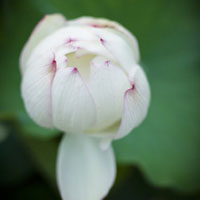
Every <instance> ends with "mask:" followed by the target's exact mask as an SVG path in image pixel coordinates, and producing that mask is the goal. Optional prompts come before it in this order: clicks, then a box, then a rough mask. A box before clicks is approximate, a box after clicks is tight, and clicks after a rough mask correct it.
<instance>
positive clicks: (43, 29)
mask: <svg viewBox="0 0 200 200" xmlns="http://www.w3.org/2000/svg"><path fill="white" fill-rule="evenodd" d="M66 23H67V22H66V19H65V17H64V16H63V15H60V14H52V15H46V16H45V17H43V19H42V20H41V21H40V22H39V23H38V24H37V26H36V27H35V29H34V30H33V32H32V34H31V36H30V38H29V40H28V42H27V43H26V44H25V46H24V49H23V51H22V54H21V57H20V67H21V71H22V73H23V72H24V71H25V68H26V62H27V60H28V58H29V57H30V54H31V52H32V51H33V49H34V48H35V47H36V46H37V45H38V44H39V42H40V41H41V40H43V39H44V38H45V37H46V36H48V35H50V34H51V33H53V32H54V31H56V30H58V29H59V28H61V27H63V26H65V25H66Z"/></svg>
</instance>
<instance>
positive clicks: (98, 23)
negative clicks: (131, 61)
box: [69, 17, 139, 62]
mask: <svg viewBox="0 0 200 200" xmlns="http://www.w3.org/2000/svg"><path fill="white" fill-rule="evenodd" d="M69 24H77V25H80V24H82V25H88V26H91V27H94V28H110V29H113V30H116V31H117V32H118V33H117V34H120V33H121V34H120V35H121V36H122V37H123V38H124V39H125V40H126V41H127V42H128V43H130V45H131V46H132V48H133V50H134V52H135V58H136V60H137V62H138V61H139V49H138V43H137V40H136V38H135V37H134V36H133V35H132V34H131V33H130V32H129V31H128V30H127V29H126V28H124V27H123V26H122V25H120V24H119V23H117V22H115V21H111V20H107V19H104V18H94V17H80V18H78V19H75V20H71V21H69Z"/></svg>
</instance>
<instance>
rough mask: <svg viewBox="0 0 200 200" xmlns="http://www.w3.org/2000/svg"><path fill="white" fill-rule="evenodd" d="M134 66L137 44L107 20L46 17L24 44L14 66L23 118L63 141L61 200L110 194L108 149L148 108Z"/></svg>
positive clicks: (140, 73) (147, 96)
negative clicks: (50, 130) (17, 70)
mask: <svg viewBox="0 0 200 200" xmlns="http://www.w3.org/2000/svg"><path fill="white" fill-rule="evenodd" d="M138 62H139V51H138V44H137V41H136V39H135V38H134V37H133V36H132V35H131V33H130V32H129V31H127V30H126V29H125V28H124V27H122V26H121V25H120V24H118V23H116V22H112V21H109V20H106V19H95V18H91V17H83V18H79V19H76V20H71V21H66V19H65V18H64V17H63V16H62V15H60V14H54V15H48V16H46V17H44V19H42V20H41V22H40V23H39V24H38V25H37V26H36V28H35V29H34V31H33V33H32V35H31V37H30V38H29V40H28V42H27V43H26V45H25V48H24V49H23V52H22V55H21V59H20V65H21V72H22V75H23V80H22V97H23V100H24V103H25V107H26V110H27V112H28V113H29V115H30V117H31V118H32V119H33V120H34V121H35V122H36V123H37V124H39V125H40V126H42V127H47V128H52V127H55V128H57V129H59V130H61V131H64V132H65V133H67V134H65V136H64V137H63V139H62V142H61V145H60V148H59V154H58V163H57V177H58V185H59V189H60V192H61V195H62V198H63V199H64V200H101V199H102V198H103V197H104V196H105V195H106V194H107V193H108V191H109V189H110V187H111V186H112V184H113V181H114V179H115V170H116V168H115V159H114V154H113V151H112V147H111V145H110V142H111V141H112V140H114V139H118V138H121V137H124V136H125V135H127V134H128V133H129V132H130V131H131V130H132V129H133V128H135V127H136V126H138V125H139V124H140V123H141V122H142V121H143V119H144V118H145V116H146V114H147V110H148V107H149V100H150V89H149V85H148V81H147V79H146V76H145V74H144V72H143V70H142V68H141V67H140V65H139V64H138ZM100 144H101V145H100ZM102 147H103V148H102Z"/></svg>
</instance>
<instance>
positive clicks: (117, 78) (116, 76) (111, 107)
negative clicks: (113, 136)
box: [88, 57, 130, 130]
mask: <svg viewBox="0 0 200 200" xmlns="http://www.w3.org/2000/svg"><path fill="white" fill-rule="evenodd" d="M88 87H89V89H90V91H91V94H92V96H93V98H94V100H95V104H96V107H97V121H96V124H94V126H93V129H96V130H102V129H105V128H107V127H109V126H111V125H112V124H113V123H115V122H117V121H119V120H120V118H121V115H122V107H123V94H124V92H125V91H126V89H127V88H129V87H130V83H129V81H128V77H127V76H126V74H125V73H124V72H123V70H122V69H120V67H118V66H116V65H115V64H113V63H112V62H110V61H109V60H107V59H105V58H103V57H96V58H95V59H94V60H93V61H92V64H91V74H90V80H89V81H88Z"/></svg>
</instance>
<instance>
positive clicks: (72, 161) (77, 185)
mask: <svg viewBox="0 0 200 200" xmlns="http://www.w3.org/2000/svg"><path fill="white" fill-rule="evenodd" d="M115 171H116V167H115V159H114V154H113V151H112V148H111V147H109V148H108V149H107V150H106V151H102V150H101V148H100V147H99V141H98V139H95V138H92V137H89V136H86V135H66V136H65V137H64V138H63V140H62V143H61V145H60V148H59V155H58V162H57V175H58V176H57V177H58V185H59V189H60V192H61V195H62V198H63V200H102V199H103V197H104V196H106V195H107V193H108V191H109V189H110V188H111V186H112V184H113V182H114V179H115Z"/></svg>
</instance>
